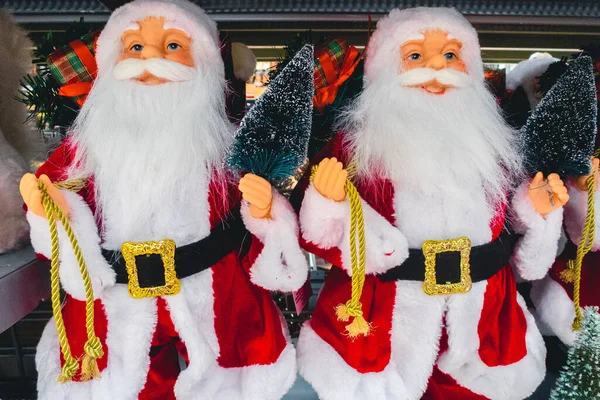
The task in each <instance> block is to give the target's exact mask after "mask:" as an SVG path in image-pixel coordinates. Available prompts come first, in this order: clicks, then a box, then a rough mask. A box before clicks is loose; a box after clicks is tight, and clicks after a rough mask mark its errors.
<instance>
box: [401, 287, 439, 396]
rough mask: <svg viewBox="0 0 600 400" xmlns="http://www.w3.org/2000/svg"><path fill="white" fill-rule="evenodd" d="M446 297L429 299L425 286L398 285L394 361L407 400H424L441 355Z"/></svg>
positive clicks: (430, 297)
mask: <svg viewBox="0 0 600 400" xmlns="http://www.w3.org/2000/svg"><path fill="white" fill-rule="evenodd" d="M445 309H446V297H445V296H429V295H427V294H425V292H423V283H422V282H411V281H397V282H396V301H395V303H394V313H393V315H392V360H393V361H394V362H395V364H396V365H397V370H398V373H399V374H400V376H402V379H403V380H404V384H405V386H406V391H407V397H406V398H407V399H414V400H417V399H420V398H421V397H422V396H423V393H424V392H425V390H426V389H427V383H428V381H429V377H430V376H431V373H432V371H433V365H434V364H435V361H436V359H437V356H438V352H439V341H440V336H441V334H442V321H443V314H444V311H445Z"/></svg>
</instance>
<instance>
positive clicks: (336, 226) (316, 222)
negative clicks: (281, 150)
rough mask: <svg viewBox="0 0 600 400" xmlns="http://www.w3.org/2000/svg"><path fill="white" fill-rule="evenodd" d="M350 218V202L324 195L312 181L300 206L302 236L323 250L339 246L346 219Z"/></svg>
mask: <svg viewBox="0 0 600 400" xmlns="http://www.w3.org/2000/svg"><path fill="white" fill-rule="evenodd" d="M348 218H350V203H349V202H348V200H347V199H346V200H345V201H343V202H337V201H333V200H330V199H327V198H325V197H324V196H322V195H321V194H320V193H319V192H318V191H317V189H315V186H314V185H313V184H312V183H311V184H310V186H309V187H308V189H306V192H305V193H304V200H303V201H302V208H300V228H301V231H302V237H303V238H304V239H305V240H307V241H309V242H311V243H314V244H316V245H317V246H319V247H320V248H321V249H323V250H328V249H331V248H332V247H339V246H340V244H341V242H342V238H343V236H344V226H345V220H347V219H348Z"/></svg>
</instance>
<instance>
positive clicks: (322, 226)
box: [300, 158, 408, 274]
mask: <svg viewBox="0 0 600 400" xmlns="http://www.w3.org/2000/svg"><path fill="white" fill-rule="evenodd" d="M346 178H347V173H346V171H345V170H344V169H343V168H342V165H341V163H339V162H338V161H337V160H336V159H335V158H332V159H324V160H323V161H322V162H321V163H320V164H319V168H318V170H317V172H316V174H315V177H314V180H313V182H312V183H311V184H310V185H309V186H308V188H307V189H306V192H305V193H304V199H303V201H302V206H301V209H300V225H301V231H302V239H303V240H304V241H305V242H307V243H308V245H309V248H310V249H311V250H312V248H313V247H316V248H317V249H318V250H317V255H318V256H321V257H323V256H324V257H327V256H328V255H329V257H330V259H328V260H327V261H329V262H331V263H334V264H335V263H339V262H340V261H341V264H342V265H339V266H340V267H343V268H344V269H345V270H346V271H348V273H350V271H351V264H350V220H351V210H350V201H349V199H348V198H347V196H346V192H345V190H344V184H345V181H346ZM360 201H361V204H362V210H363V216H364V237H365V244H366V261H367V266H366V273H367V274H379V273H383V272H385V271H387V270H388V269H390V268H393V267H395V266H397V265H400V264H401V263H402V262H404V260H405V259H406V258H407V257H408V242H407V241H406V238H405V237H404V236H403V235H402V233H400V231H399V230H398V229H397V228H396V227H395V226H393V225H392V224H390V223H389V222H388V221H387V220H386V219H385V218H384V217H382V216H381V215H380V214H379V213H377V211H375V210H374V209H373V208H372V207H371V206H369V205H368V204H367V203H366V202H365V201H363V200H362V199H361V200H360ZM319 250H320V251H319ZM313 251H314V250H313ZM340 258H341V260H340Z"/></svg>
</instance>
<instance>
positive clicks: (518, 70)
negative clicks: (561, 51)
mask: <svg viewBox="0 0 600 400" xmlns="http://www.w3.org/2000/svg"><path fill="white" fill-rule="evenodd" d="M556 61H559V60H558V58H554V57H552V58H546V57H544V58H534V59H530V60H525V61H521V62H520V63H518V64H517V65H516V66H515V68H514V69H513V70H512V71H510V72H509V73H508V74H506V88H507V89H508V90H515V89H517V88H518V87H519V86H523V88H525V87H526V85H528V83H529V81H533V80H534V79H535V78H537V77H538V76H540V75H541V74H543V73H544V72H546V70H547V69H548V67H549V66H550V64H552V63H554V62H556Z"/></svg>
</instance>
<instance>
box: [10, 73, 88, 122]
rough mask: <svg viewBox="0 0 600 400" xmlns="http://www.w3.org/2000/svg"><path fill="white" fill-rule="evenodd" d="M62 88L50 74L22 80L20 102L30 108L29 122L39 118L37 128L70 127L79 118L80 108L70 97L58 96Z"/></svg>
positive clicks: (27, 77)
mask: <svg viewBox="0 0 600 400" xmlns="http://www.w3.org/2000/svg"><path fill="white" fill-rule="evenodd" d="M59 89H60V87H59V85H58V83H57V82H56V80H54V78H53V77H52V76H51V75H50V74H49V73H47V74H43V75H34V76H31V75H27V76H25V77H24V78H23V79H22V80H21V88H20V89H19V96H18V97H16V99H17V100H18V101H20V102H21V103H24V104H25V105H27V107H28V108H29V111H30V114H29V117H28V118H27V120H28V121H29V120H32V119H34V118H37V126H38V128H40V129H44V128H45V127H46V125H48V126H50V127H54V126H56V125H59V126H69V125H71V124H72V123H73V121H74V120H75V117H77V114H78V112H79V107H78V106H77V105H76V104H75V103H74V102H73V101H72V100H71V99H70V98H68V97H63V96H60V95H59V94H58V91H59Z"/></svg>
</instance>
